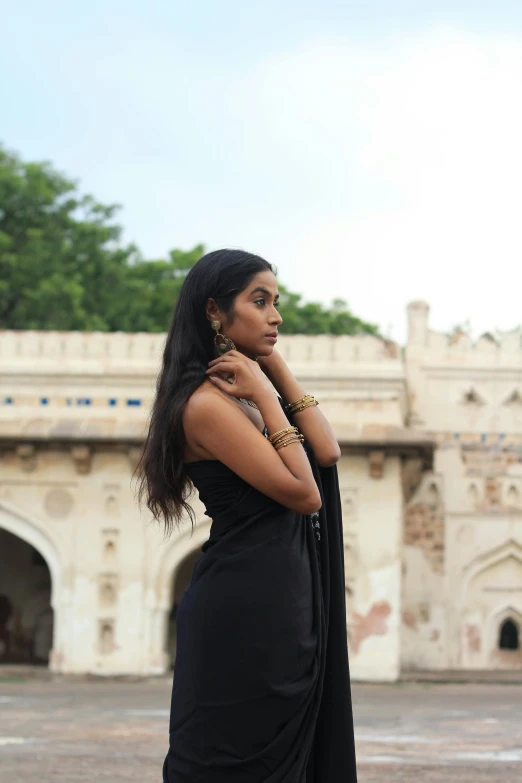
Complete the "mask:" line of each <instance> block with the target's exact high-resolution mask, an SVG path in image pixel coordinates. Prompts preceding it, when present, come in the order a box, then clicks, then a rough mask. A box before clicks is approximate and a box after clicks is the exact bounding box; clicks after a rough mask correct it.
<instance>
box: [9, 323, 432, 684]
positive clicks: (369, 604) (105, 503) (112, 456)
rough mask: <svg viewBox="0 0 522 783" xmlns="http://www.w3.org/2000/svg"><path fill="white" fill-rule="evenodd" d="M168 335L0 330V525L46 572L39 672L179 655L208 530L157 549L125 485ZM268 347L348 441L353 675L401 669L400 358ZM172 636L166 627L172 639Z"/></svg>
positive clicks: (371, 348) (403, 399) (356, 349)
mask: <svg viewBox="0 0 522 783" xmlns="http://www.w3.org/2000/svg"><path fill="white" fill-rule="evenodd" d="M163 341H164V335H140V334H137V335H127V334H116V335H113V334H111V335H108V334H95V333H93V334H80V333H79V334H76V333H64V334H61V333H38V332H16V333H15V332H4V333H0V528H3V529H4V530H8V531H10V532H11V533H13V534H14V535H16V536H18V537H19V538H20V540H22V541H26V542H29V543H31V545H32V546H34V547H35V548H36V549H37V550H38V551H39V552H41V554H42V556H43V557H44V558H45V560H46V562H47V564H48V566H49V573H50V576H51V585H52V587H51V605H52V608H53V615H54V633H53V646H52V652H51V659H50V665H51V667H52V668H53V669H54V670H55V671H60V672H72V673H80V672H94V673H97V674H130V673H138V674H155V673H161V672H164V671H165V670H166V669H167V668H168V667H169V666H170V665H171V664H172V660H173V657H174V645H175V633H174V627H175V616H174V615H175V604H176V603H177V602H179V597H180V592H181V591H182V590H183V587H184V585H186V582H187V579H188V578H189V575H190V572H191V568H192V567H193V563H194V559H195V557H197V556H198V551H199V549H200V547H201V545H202V543H203V542H204V541H205V540H206V539H207V538H208V533H209V529H210V520H209V519H207V518H206V517H205V516H204V510H203V508H202V506H201V504H200V503H199V501H198V500H197V498H195V499H194V504H195V509H196V512H197V515H198V524H197V526H196V529H195V531H194V532H192V531H191V530H190V527H189V525H188V522H187V523H186V524H185V525H184V526H183V527H182V529H181V530H179V531H176V532H175V534H174V535H173V536H172V537H171V538H170V539H169V540H168V541H165V540H164V539H163V537H162V534H161V532H160V531H159V530H158V529H157V528H156V527H155V526H154V525H152V524H151V523H150V521H149V517H148V515H147V514H146V513H143V512H142V513H140V511H139V509H138V507H137V504H136V500H135V497H134V494H133V489H134V488H133V486H132V484H131V475H132V470H133V467H134V465H135V464H136V458H137V455H138V453H139V444H140V442H141V439H142V437H143V434H144V433H145V431H146V420H147V415H148V411H149V408H150V403H151V401H152V395H153V390H154V383H155V379H156V374H157V371H158V368H159V359H160V356H161V349H162V346H163ZM278 348H279V350H280V351H281V353H282V355H283V356H284V357H285V359H286V360H287V361H288V363H289V365H290V366H291V368H292V370H293V371H294V373H295V374H296V376H297V377H299V378H300V380H301V381H302V382H303V383H304V384H305V385H306V388H307V390H308V391H310V392H311V393H314V394H316V395H317V397H318V398H319V399H320V401H321V406H322V408H323V410H324V412H325V414H326V416H327V417H328V418H329V420H330V421H331V422H332V424H333V426H334V428H335V430H336V434H337V436H338V438H339V440H340V442H341V443H343V444H344V445H343V451H344V452H345V456H343V459H342V462H341V464H340V466H339V468H340V477H341V483H342V487H341V491H342V496H343V506H344V513H345V536H346V563H347V568H346V580H347V591H348V592H347V598H348V602H347V603H348V612H347V627H348V630H349V633H350V638H351V642H350V643H351V646H352V670H353V674H354V677H355V678H363V679H389V680H393V679H395V678H396V677H397V675H398V671H399V653H400V645H399V617H400V581H401V533H400V527H401V519H402V512H401V503H402V494H401V493H402V479H401V461H402V457H401V455H400V454H399V453H398V452H397V450H395V451H393V449H394V448H395V446H394V444H395V445H396V443H397V442H398V441H400V442H401V444H402V445H401V448H402V449H410V450H411V449H413V450H415V449H417V450H418V449H420V448H421V446H419V444H417V443H416V442H413V443H410V442H409V439H408V436H407V433H405V432H404V422H405V419H406V416H407V405H408V402H407V391H406V383H405V373H404V367H403V365H402V362H401V359H400V354H399V350H398V348H397V346H395V345H393V344H391V343H389V342H387V341H383V340H379V339H376V338H373V337H365V338H350V337H315V338H309V337H299V336H296V337H286V338H282V339H281V340H280V343H279V344H278ZM173 625H174V627H173Z"/></svg>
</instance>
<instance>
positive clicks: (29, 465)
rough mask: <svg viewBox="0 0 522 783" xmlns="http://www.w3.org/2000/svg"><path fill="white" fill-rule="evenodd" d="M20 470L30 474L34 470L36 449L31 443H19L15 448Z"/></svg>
mask: <svg viewBox="0 0 522 783" xmlns="http://www.w3.org/2000/svg"><path fill="white" fill-rule="evenodd" d="M16 456H17V457H18V460H19V463H20V468H21V469H22V470H23V471H25V472H26V473H30V472H31V471H33V470H34V469H35V468H36V447H35V446H33V444H32V443H21V444H20V445H18V446H17V447H16Z"/></svg>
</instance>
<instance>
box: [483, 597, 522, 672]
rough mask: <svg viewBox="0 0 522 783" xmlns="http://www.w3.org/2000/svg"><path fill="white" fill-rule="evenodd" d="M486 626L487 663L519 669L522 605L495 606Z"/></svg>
mask: <svg viewBox="0 0 522 783" xmlns="http://www.w3.org/2000/svg"><path fill="white" fill-rule="evenodd" d="M486 627H487V639H488V646H489V650H488V651H487V652H488V655H489V659H488V661H487V663H488V665H490V666H491V665H492V666H494V667H495V668H501V669H519V668H520V666H521V665H522V647H521V642H522V638H521V632H522V606H521V605H520V604H519V603H509V604H504V605H503V606H498V607H496V608H495V610H494V611H493V612H492V613H491V614H490V616H489V618H488V621H487V626H486ZM510 642H511V644H510ZM513 642H516V644H515V645H514V644H513Z"/></svg>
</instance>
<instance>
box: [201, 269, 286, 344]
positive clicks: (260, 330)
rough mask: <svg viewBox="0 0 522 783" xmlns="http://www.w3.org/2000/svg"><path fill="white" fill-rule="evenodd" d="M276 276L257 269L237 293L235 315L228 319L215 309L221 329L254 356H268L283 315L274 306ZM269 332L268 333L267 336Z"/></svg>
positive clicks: (277, 297)
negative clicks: (254, 274)
mask: <svg viewBox="0 0 522 783" xmlns="http://www.w3.org/2000/svg"><path fill="white" fill-rule="evenodd" d="M278 301H279V293H278V290H277V280H276V277H275V275H274V274H273V272H270V270H269V269H267V270H264V271H263V272H259V274H257V275H256V276H255V277H254V278H253V279H252V280H251V281H250V283H249V284H248V285H247V287H246V288H245V290H244V291H241V293H239V294H238V295H237V297H236V300H235V303H234V317H233V320H231V321H229V320H228V319H227V317H226V316H225V315H224V313H221V311H218V315H217V317H218V318H219V320H220V321H221V330H220V331H221V333H222V334H224V335H225V336H226V337H229V338H230V339H231V340H232V341H233V342H234V343H235V346H236V348H237V349H238V351H241V352H242V353H244V354H246V355H247V356H250V357H251V358H253V357H254V356H270V354H271V353H272V351H273V350H274V345H275V340H274V337H276V338H277V330H278V327H279V324H280V323H281V322H282V320H283V319H282V318H281V316H280V314H279V312H278V310H277V304H278ZM268 335H270V336H271V337H272V339H270V337H268Z"/></svg>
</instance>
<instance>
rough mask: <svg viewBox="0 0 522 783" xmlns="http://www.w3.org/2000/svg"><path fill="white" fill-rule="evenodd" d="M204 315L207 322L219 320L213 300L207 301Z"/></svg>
mask: <svg viewBox="0 0 522 783" xmlns="http://www.w3.org/2000/svg"><path fill="white" fill-rule="evenodd" d="M205 315H206V316H207V319H208V320H209V321H217V320H218V319H219V316H218V306H217V304H216V303H215V301H214V300H213V299H207V304H206V306H205Z"/></svg>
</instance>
